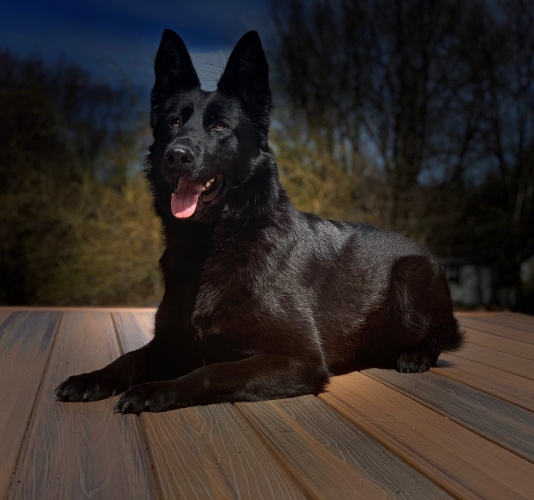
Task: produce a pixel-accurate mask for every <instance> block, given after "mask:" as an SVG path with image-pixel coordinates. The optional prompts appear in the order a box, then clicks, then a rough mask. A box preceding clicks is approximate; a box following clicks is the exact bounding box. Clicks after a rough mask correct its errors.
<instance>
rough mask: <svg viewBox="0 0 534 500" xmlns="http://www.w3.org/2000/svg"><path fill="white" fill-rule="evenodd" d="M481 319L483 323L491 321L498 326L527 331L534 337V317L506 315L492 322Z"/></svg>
mask: <svg viewBox="0 0 534 500" xmlns="http://www.w3.org/2000/svg"><path fill="white" fill-rule="evenodd" d="M480 319H481V320H482V321H491V322H492V323H493V324H496V325H503V326H507V327H510V328H517V329H519V330H525V331H527V332H530V333H531V334H532V335H531V337H534V316H528V315H526V314H518V313H504V314H500V315H498V316H495V317H494V318H491V320H490V319H489V318H485V317H484V318H480Z"/></svg>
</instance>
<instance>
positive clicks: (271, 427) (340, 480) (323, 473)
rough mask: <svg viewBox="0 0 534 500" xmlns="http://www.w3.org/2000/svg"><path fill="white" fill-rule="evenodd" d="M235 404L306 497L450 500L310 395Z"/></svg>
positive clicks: (434, 486)
mask: <svg viewBox="0 0 534 500" xmlns="http://www.w3.org/2000/svg"><path fill="white" fill-rule="evenodd" d="M235 406H237V407H238V408H239V409H240V410H241V411H242V412H243V413H244V414H245V415H246V417H247V418H248V419H250V421H251V422H252V423H253V425H254V426H256V427H257V429H258V431H259V432H261V434H262V435H263V437H264V440H265V441H266V442H268V443H270V445H271V446H273V447H274V448H275V450H276V451H277V452H278V453H279V454H280V455H281V457H282V459H283V460H285V461H286V462H287V464H288V467H289V468H290V469H291V470H292V472H293V474H294V475H295V477H296V480H297V481H298V482H299V483H300V484H302V485H303V487H304V488H305V490H306V491H307V496H308V497H311V498H317V499H322V498H328V499H329V500H330V499H332V500H333V499H347V500H349V499H374V498H405V499H408V498H410V499H417V498H420V499H431V498H450V497H449V495H448V494H446V493H445V492H444V491H443V490H442V489H440V488H439V487H437V486H436V485H435V484H433V483H432V482H431V481H429V480H428V479H426V478H425V477H424V476H423V475H421V474H419V473H418V472H416V471H415V470H414V469H412V468H411V467H409V466H408V465H406V464H405V463H403V462H402V461H401V460H399V459H398V458H397V457H396V456H395V455H393V454H392V453H391V452H389V451H388V450H387V449H385V448H384V447H383V446H381V445H380V444H378V443H377V442H376V441H375V440H373V439H371V438H370V437H369V436H367V435H366V434H365V433H363V432H362V431H360V430H359V429H357V428H356V427H354V426H353V425H351V424H350V423H349V422H347V421H346V420H345V419H343V418H342V417H340V416H339V414H337V413H336V412H335V411H332V410H331V409H330V408H328V406H327V405H325V404H324V403H322V402H321V401H320V400H318V399H317V398H316V397H315V396H303V397H299V398H293V399H284V400H278V401H268V402H261V403H236V405H235Z"/></svg>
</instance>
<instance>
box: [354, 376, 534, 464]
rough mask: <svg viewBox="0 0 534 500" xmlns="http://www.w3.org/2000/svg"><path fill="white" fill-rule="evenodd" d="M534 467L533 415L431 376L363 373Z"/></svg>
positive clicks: (467, 387)
mask: <svg viewBox="0 0 534 500" xmlns="http://www.w3.org/2000/svg"><path fill="white" fill-rule="evenodd" d="M363 373H364V374H365V375H367V376H369V377H371V378H374V379H376V380H378V381H380V382H382V383H385V384H387V385H388V386H389V387H392V388H394V389H397V390H399V391H401V392H402V393H403V394H406V395H408V396H410V397H412V398H413V399H415V400H416V401H419V402H421V403H423V404H424V405H426V406H428V407H429V408H431V409H433V410H435V411H438V412H439V413H441V414H442V415H446V416H447V417H449V418H451V419H452V420H455V421H456V422H458V423H459V424H461V425H463V426H464V427H467V428H468V429H470V430H472V431H474V432H476V433H478V434H480V435H481V436H483V437H484V438H486V439H488V440H489V441H492V442H494V443H497V444H499V445H500V446H502V447H504V448H506V449H507V450H509V451H511V452H513V453H515V454H516V455H519V456H521V457H523V458H525V459H526V460H528V461H530V462H532V463H534V413H532V412H530V411H527V410H524V409H523V408H519V407H518V406H516V405H513V404H510V403H507V402H505V401H503V400H502V399H499V398H496V397H494V396H491V395H489V394H486V393H484V392H482V391H478V390H476V389H473V388H471V387H469V386H466V385H463V384H460V383H458V382H456V381H454V380H450V379H447V378H445V377H443V376H441V375H438V374H436V373H432V372H426V373H411V374H409V375H407V374H404V373H397V372H395V371H393V370H379V369H371V370H365V371H364V372H363Z"/></svg>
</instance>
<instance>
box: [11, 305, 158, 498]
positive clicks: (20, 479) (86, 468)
mask: <svg viewBox="0 0 534 500" xmlns="http://www.w3.org/2000/svg"><path fill="white" fill-rule="evenodd" d="M56 337H57V338H56V341H55V345H54V350H53V352H52V354H51V359H50V363H49V365H48V369H47V371H46V374H45V378H44V381H43V386H42V390H41V392H40V395H39V398H38V401H37V405H36V409H35V413H34V418H33V420H32V422H31V424H30V427H29V429H28V435H27V437H26V440H25V443H24V447H23V449H22V454H21V458H20V463H19V466H18V469H17V472H16V474H15V477H14V481H13V489H12V495H11V498H16V499H32V498H39V499H41V498H50V499H52V498H53V499H57V500H61V499H66V500H71V499H74V498H76V499H78V498H93V499H97V498H102V499H111V498H134V499H137V498H143V499H145V498H146V499H151V498H155V493H154V487H153V485H152V480H151V477H150V472H149V466H148V462H147V460H146V453H145V447H144V443H143V441H142V439H141V436H140V433H139V429H138V424H137V418H136V417H135V416H132V415H129V416H127V417H126V418H122V417H120V416H119V415H114V414H113V413H112V409H113V404H114V402H115V400H116V399H117V398H110V399H106V400H103V401H98V402H96V403H59V402H56V401H54V394H53V391H54V388H55V387H56V386H57V385H58V384H59V383H60V382H61V381H63V380H64V379H65V378H66V377H67V376H69V375H72V374H77V373H81V372H85V371H91V370H93V369H97V368H100V367H102V365H104V364H106V363H109V362H110V361H112V360H113V359H114V358H116V357H117V355H118V354H119V349H118V345H117V341H116V338H115V333H114V331H113V324H112V322H111V317H110V315H109V313H104V312H88V313H75V312H65V313H64V315H63V319H62V321H61V325H60V327H59V330H58V332H57V334H56Z"/></svg>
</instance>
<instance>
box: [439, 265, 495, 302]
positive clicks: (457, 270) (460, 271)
mask: <svg viewBox="0 0 534 500" xmlns="http://www.w3.org/2000/svg"><path fill="white" fill-rule="evenodd" d="M439 261H440V263H441V265H442V266H443V269H444V270H445V276H446V277H447V282H448V283H449V288H450V290H451V295H452V300H453V302H454V303H455V305H459V306H463V307H485V306H489V305H490V303H491V299H492V271H491V268H490V267H489V266H480V265H476V264H473V263H472V262H471V261H469V260H468V259H464V258H461V257H447V258H442V259H439Z"/></svg>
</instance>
